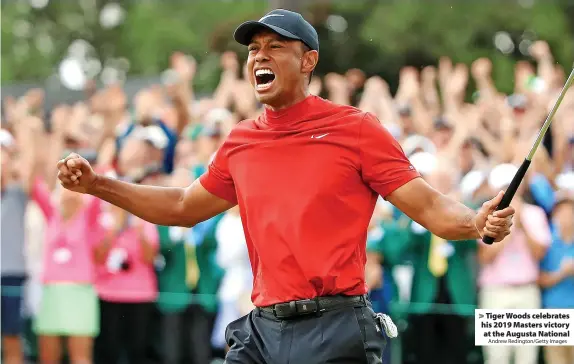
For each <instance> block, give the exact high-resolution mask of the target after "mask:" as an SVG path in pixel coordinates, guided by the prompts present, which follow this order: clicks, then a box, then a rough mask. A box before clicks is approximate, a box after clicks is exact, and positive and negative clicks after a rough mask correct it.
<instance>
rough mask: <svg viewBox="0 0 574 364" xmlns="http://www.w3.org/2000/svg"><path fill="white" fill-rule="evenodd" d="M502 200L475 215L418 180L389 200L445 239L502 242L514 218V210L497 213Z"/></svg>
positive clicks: (400, 189)
mask: <svg viewBox="0 0 574 364" xmlns="http://www.w3.org/2000/svg"><path fill="white" fill-rule="evenodd" d="M502 196H503V193H502V192H501V193H499V194H498V196H496V197H495V198H494V199H492V200H490V201H488V202H485V203H484V205H483V206H482V207H481V208H480V210H479V211H478V212H475V211H473V210H472V209H470V208H468V207H466V206H465V205H463V204H462V203H460V202H458V201H456V200H454V199H452V198H450V197H448V196H446V195H443V194H441V193H440V192H438V191H436V190H435V189H433V188H432V187H431V186H430V185H428V184H427V183H426V182H425V181H424V180H423V179H422V178H416V179H413V180H411V181H410V182H408V183H406V184H404V185H403V186H401V187H399V188H397V189H396V190H395V191H393V192H392V193H391V194H390V195H389V196H387V200H388V201H389V202H391V203H392V204H393V205H395V206H396V207H397V208H399V209H400V210H401V211H403V212H404V213H405V214H407V215H408V216H409V217H410V218H411V219H413V220H414V221H416V222H418V223H419V224H421V225H422V226H424V227H425V228H427V229H428V230H429V231H430V232H432V233H433V234H435V235H437V236H439V237H441V238H443V239H448V240H469V239H479V238H481V237H482V236H485V235H486V236H491V237H493V238H494V239H495V241H500V240H502V239H503V238H504V237H505V236H506V235H508V234H509V232H510V226H511V225H512V222H511V218H512V215H513V214H514V209H513V208H512V207H507V208H506V209H504V210H501V211H497V212H494V209H495V208H496V206H498V204H499V203H500V201H501V199H502ZM479 232H480V233H479Z"/></svg>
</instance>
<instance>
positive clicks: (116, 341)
mask: <svg viewBox="0 0 574 364" xmlns="http://www.w3.org/2000/svg"><path fill="white" fill-rule="evenodd" d="M106 210H107V211H105V212H104V213H103V214H102V217H101V223H102V224H103V225H104V226H106V228H107V229H108V231H109V233H108V234H107V238H106V239H104V241H103V243H102V244H101V245H99V246H98V247H97V249H96V261H97V264H98V267H97V278H96V287H97V291H98V295H99V297H100V308H101V311H100V313H101V334H100V337H99V338H98V343H97V345H98V346H99V345H101V347H102V350H99V351H98V352H99V353H101V354H102V357H101V358H98V359H99V360H98V361H100V362H101V363H105V364H116V363H119V362H120V361H121V358H122V351H123V350H124V349H125V350H126V352H127V358H128V363H130V364H139V363H144V362H145V360H146V355H145V347H146V335H147V331H148V328H149V322H150V317H151V313H152V309H153V307H154V306H153V304H154V302H155V300H156V298H157V295H158V291H157V280H156V275H155V271H154V260H155V257H156V254H157V251H158V248H159V240H158V239H159V237H158V233H157V228H156V227H155V225H153V224H150V223H148V222H145V221H143V220H141V219H139V218H136V217H134V216H131V215H128V214H127V213H126V212H125V211H123V210H121V209H118V208H116V207H113V206H111V205H106Z"/></svg>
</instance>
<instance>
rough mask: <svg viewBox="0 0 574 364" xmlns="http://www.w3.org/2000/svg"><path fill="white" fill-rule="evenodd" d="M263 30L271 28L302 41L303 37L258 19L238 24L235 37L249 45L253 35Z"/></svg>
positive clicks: (239, 41)
mask: <svg viewBox="0 0 574 364" xmlns="http://www.w3.org/2000/svg"><path fill="white" fill-rule="evenodd" d="M261 30H271V31H272V32H274V33H277V34H279V35H280V36H282V37H285V38H288V39H293V40H300V41H302V40H301V38H299V37H298V36H296V35H295V34H293V33H291V32H288V31H286V30H285V29H281V28H279V27H276V26H274V25H269V24H264V23H261V22H258V21H246V22H245V23H243V24H241V25H240V26H238V27H237V29H235V33H233V38H234V39H235V41H237V43H239V44H243V45H245V46H247V45H249V43H251V39H252V38H253V36H254V35H255V34H256V33H257V32H260V31H261Z"/></svg>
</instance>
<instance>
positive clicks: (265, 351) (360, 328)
mask: <svg viewBox="0 0 574 364" xmlns="http://www.w3.org/2000/svg"><path fill="white" fill-rule="evenodd" d="M374 316H375V313H374V312H373V310H372V308H371V307H370V306H362V307H346V308H341V309H337V310H333V311H327V312H324V313H322V315H320V316H318V315H315V314H312V315H308V316H301V317H298V318H292V319H288V320H280V319H277V318H275V317H274V316H273V315H272V314H269V313H265V312H262V311H261V310H259V309H255V310H253V311H251V313H249V314H248V315H247V316H244V317H242V318H240V319H239V320H236V321H233V322H232V323H230V324H229V326H228V327H227V330H226V333H225V339H226V341H227V344H228V345H229V347H230V350H229V352H228V353H227V357H226V359H225V363H226V364H287V363H297V364H327V363H340V364H361V363H364V364H374V363H382V353H383V349H384V347H385V339H384V337H383V335H382V328H381V326H380V324H379V323H378V320H377V319H375V317H374Z"/></svg>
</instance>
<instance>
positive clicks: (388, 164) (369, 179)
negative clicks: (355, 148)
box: [359, 113, 420, 198]
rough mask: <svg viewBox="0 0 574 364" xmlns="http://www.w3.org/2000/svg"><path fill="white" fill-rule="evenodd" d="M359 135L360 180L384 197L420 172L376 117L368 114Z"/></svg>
mask: <svg viewBox="0 0 574 364" xmlns="http://www.w3.org/2000/svg"><path fill="white" fill-rule="evenodd" d="M360 128H361V130H360V134H359V154H360V158H361V174H362V178H363V181H365V183H367V184H368V185H369V186H370V187H371V188H372V189H373V190H374V191H376V192H377V193H378V194H379V195H381V196H382V197H383V198H386V197H387V196H388V195H389V194H390V193H391V192H393V191H394V190H396V189H397V188H399V187H401V186H402V185H404V184H405V183H407V182H409V181H411V180H412V179H414V178H416V177H420V175H419V173H418V172H417V171H416V170H415V168H414V167H413V166H412V165H411V163H410V162H409V160H408V158H407V157H406V156H405V153H404V152H403V150H402V148H401V146H400V144H399V142H397V141H396V139H395V138H393V136H392V135H391V133H389V131H388V130H386V129H385V128H384V127H383V126H382V125H381V123H380V122H379V120H377V118H376V117H374V116H373V115H372V114H369V113H367V114H366V115H365V117H364V118H363V121H362V122H361V126H360Z"/></svg>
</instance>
